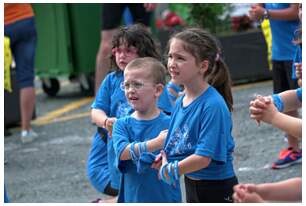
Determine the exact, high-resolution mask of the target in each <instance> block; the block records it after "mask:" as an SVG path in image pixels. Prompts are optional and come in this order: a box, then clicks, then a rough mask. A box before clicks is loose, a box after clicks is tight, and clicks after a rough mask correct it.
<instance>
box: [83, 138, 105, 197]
mask: <svg viewBox="0 0 306 206" xmlns="http://www.w3.org/2000/svg"><path fill="white" fill-rule="evenodd" d="M87 176H88V179H89V180H90V183H91V184H92V185H93V186H94V187H95V188H96V190H98V191H99V192H102V193H103V192H104V190H105V188H106V186H107V184H108V183H109V182H110V175H109V171H108V162H107V145H106V143H105V142H104V141H103V140H102V139H101V137H100V135H99V133H96V134H95V136H94V138H93V140H92V147H91V149H90V153H89V157H88V161H87Z"/></svg>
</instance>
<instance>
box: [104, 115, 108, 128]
mask: <svg viewBox="0 0 306 206" xmlns="http://www.w3.org/2000/svg"><path fill="white" fill-rule="evenodd" d="M107 119H108V117H106V119H105V120H104V128H106V121H107Z"/></svg>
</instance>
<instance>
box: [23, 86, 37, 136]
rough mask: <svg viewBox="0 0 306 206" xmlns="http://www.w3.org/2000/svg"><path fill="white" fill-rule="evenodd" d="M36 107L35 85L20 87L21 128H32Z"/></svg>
mask: <svg viewBox="0 0 306 206" xmlns="http://www.w3.org/2000/svg"><path fill="white" fill-rule="evenodd" d="M34 107H35V90H34V87H26V88H22V89H20V111H21V129H22V130H29V129H30V128H31V119H32V115H33V112H34Z"/></svg>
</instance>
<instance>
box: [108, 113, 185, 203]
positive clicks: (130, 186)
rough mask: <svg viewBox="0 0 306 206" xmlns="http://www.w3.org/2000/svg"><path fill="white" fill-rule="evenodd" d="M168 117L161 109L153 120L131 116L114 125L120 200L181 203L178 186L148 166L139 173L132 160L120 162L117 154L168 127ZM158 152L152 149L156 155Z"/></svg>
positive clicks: (153, 136)
mask: <svg viewBox="0 0 306 206" xmlns="http://www.w3.org/2000/svg"><path fill="white" fill-rule="evenodd" d="M169 121H170V118H169V117H168V116H167V115H166V114H164V113H163V112H161V113H160V115H159V116H158V117H156V118H154V119H152V120H137V119H135V118H133V117H131V116H128V117H124V118H121V119H118V120H117V121H116V123H115V124H114V129H113V139H114V147H115V153H116V163H117V166H118V167H119V168H121V169H122V168H124V169H122V172H124V173H123V174H122V180H121V181H122V184H121V187H120V192H119V198H118V199H119V201H123V202H181V191H180V186H179V185H176V187H173V186H170V185H168V184H166V183H164V182H163V181H161V180H159V179H158V171H157V170H155V169H152V168H148V170H147V171H146V172H145V173H141V174H140V173H138V172H137V168H136V165H135V163H133V161H132V160H126V161H121V160H120V156H121V154H122V152H123V150H124V149H125V148H126V146H127V145H128V144H130V143H132V142H143V141H147V140H150V139H153V138H155V137H157V136H158V135H159V133H160V132H161V131H162V130H165V129H168V126H169ZM159 152H160V151H159V150H158V151H155V152H154V154H158V153H159Z"/></svg>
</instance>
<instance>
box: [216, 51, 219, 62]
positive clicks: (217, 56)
mask: <svg viewBox="0 0 306 206" xmlns="http://www.w3.org/2000/svg"><path fill="white" fill-rule="evenodd" d="M219 60H220V53H219V52H218V53H217V54H216V58H215V61H216V62H218V61H219Z"/></svg>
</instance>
